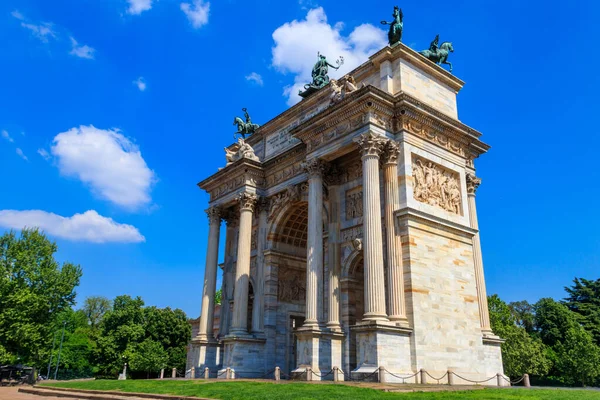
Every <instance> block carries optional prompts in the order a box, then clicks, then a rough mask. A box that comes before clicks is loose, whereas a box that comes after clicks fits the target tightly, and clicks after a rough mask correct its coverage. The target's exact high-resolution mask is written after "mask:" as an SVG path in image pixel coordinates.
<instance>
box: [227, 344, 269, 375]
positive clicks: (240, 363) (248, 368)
mask: <svg viewBox="0 0 600 400" xmlns="http://www.w3.org/2000/svg"><path fill="white" fill-rule="evenodd" d="M265 342H266V340H265V339H262V338H255V337H251V336H248V337H240V336H228V337H226V338H224V339H223V343H224V344H225V346H224V347H225V348H224V357H223V367H222V369H221V370H219V375H221V377H225V374H224V373H223V372H224V371H226V370H227V368H230V369H232V370H234V371H235V376H236V377H237V378H259V377H261V376H263V375H264V374H265V373H266V372H267V371H265Z"/></svg>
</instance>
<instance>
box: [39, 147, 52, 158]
mask: <svg viewBox="0 0 600 400" xmlns="http://www.w3.org/2000/svg"><path fill="white" fill-rule="evenodd" d="M37 153H38V154H39V155H40V156H42V158H43V159H44V160H46V161H48V160H50V158H51V157H50V153H48V151H46V149H38V151H37Z"/></svg>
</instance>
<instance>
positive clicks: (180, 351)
mask: <svg viewBox="0 0 600 400" xmlns="http://www.w3.org/2000/svg"><path fill="white" fill-rule="evenodd" d="M144 323H145V326H144V329H145V331H146V335H145V336H146V337H147V338H149V339H152V340H153V341H155V342H158V343H160V344H161V345H162V346H163V348H164V349H165V351H167V352H168V354H169V359H168V366H169V367H170V368H177V369H184V368H185V361H186V347H187V344H188V341H189V339H190V336H191V333H192V332H191V326H190V324H189V322H188V320H187V316H186V315H185V313H184V312H183V311H182V310H179V309H175V310H172V309H171V308H169V307H167V308H157V307H146V308H145V309H144Z"/></svg>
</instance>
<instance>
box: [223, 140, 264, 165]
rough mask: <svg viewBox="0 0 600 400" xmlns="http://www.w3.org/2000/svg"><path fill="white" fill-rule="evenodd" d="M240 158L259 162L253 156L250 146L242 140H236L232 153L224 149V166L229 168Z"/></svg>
mask: <svg viewBox="0 0 600 400" xmlns="http://www.w3.org/2000/svg"><path fill="white" fill-rule="evenodd" d="M242 158H247V159H249V160H253V161H259V160H258V157H257V156H256V155H255V154H254V149H253V148H252V146H250V145H249V144H248V143H246V141H245V140H244V139H242V138H239V139H238V142H237V150H233V151H232V150H229V149H228V148H227V147H225V159H226V160H227V165H226V166H229V165H231V164H233V163H234V162H236V161H237V160H241V159H242Z"/></svg>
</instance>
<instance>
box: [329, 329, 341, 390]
mask: <svg viewBox="0 0 600 400" xmlns="http://www.w3.org/2000/svg"><path fill="white" fill-rule="evenodd" d="M327 337H328V339H329V343H330V345H329V346H330V354H331V356H330V360H331V368H330V370H331V369H332V368H334V367H337V368H339V370H340V371H341V370H342V369H343V362H344V361H343V358H342V352H343V350H342V349H343V347H344V338H345V335H344V334H343V333H342V331H341V330H340V331H339V332H337V331H332V332H329V333H328V334H327ZM324 379H327V380H331V379H333V374H331V375H330V376H328V377H325V378H324ZM343 380H345V379H344V374H342V373H341V372H339V373H338V381H343Z"/></svg>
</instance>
